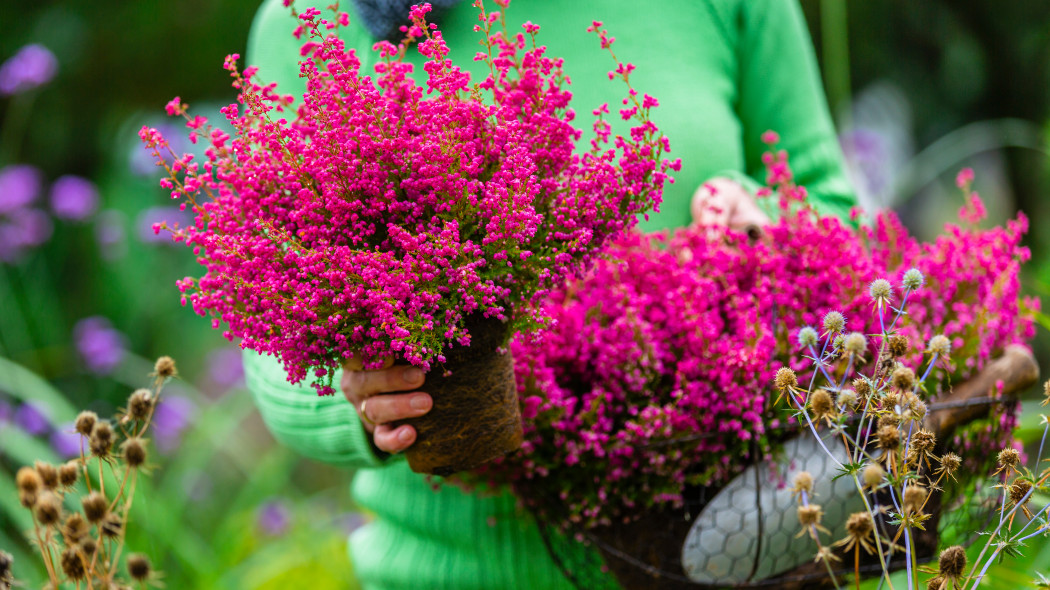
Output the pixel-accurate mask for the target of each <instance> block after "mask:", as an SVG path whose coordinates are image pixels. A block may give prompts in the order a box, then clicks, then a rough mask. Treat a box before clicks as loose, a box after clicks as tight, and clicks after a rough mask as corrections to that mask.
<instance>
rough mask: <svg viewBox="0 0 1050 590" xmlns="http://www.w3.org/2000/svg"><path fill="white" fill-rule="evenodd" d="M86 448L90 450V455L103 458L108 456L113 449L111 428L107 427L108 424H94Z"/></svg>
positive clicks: (100, 422)
mask: <svg viewBox="0 0 1050 590" xmlns="http://www.w3.org/2000/svg"><path fill="white" fill-rule="evenodd" d="M88 448H89V449H91V454H92V455H94V456H96V457H99V458H105V457H108V456H109V452H110V451H111V450H112V449H113V427H112V426H110V425H109V422H105V421H99V422H97V423H95V427H94V428H92V429H91V439H90V440H89V441H88Z"/></svg>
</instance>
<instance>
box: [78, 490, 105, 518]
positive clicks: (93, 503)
mask: <svg viewBox="0 0 1050 590" xmlns="http://www.w3.org/2000/svg"><path fill="white" fill-rule="evenodd" d="M80 505H81V507H82V508H83V509H84V516H86V517H87V519H88V522H90V523H91V524H96V523H98V522H99V521H100V520H102V519H103V518H105V517H106V514H108V513H109V502H108V501H107V500H106V497H105V496H103V495H102V493H101V492H91V493H90V494H88V495H86V496H84V497H83V498H82V499H81V500H80Z"/></svg>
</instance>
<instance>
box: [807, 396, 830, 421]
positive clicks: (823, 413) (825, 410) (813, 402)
mask: <svg viewBox="0 0 1050 590" xmlns="http://www.w3.org/2000/svg"><path fill="white" fill-rule="evenodd" d="M809 409H810V410H811V411H812V412H813V417H814V418H816V419H817V420H820V419H821V418H825V417H829V416H831V415H832V414H833V413H834V410H835V404H834V403H832V401H831V395H830V394H829V393H828V392H827V391H825V390H823V389H818V390H816V391H814V392H813V393H811V394H809Z"/></svg>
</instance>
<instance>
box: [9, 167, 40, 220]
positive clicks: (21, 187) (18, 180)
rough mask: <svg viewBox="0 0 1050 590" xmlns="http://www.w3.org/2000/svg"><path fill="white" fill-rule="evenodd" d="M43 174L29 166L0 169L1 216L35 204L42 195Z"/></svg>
mask: <svg viewBox="0 0 1050 590" xmlns="http://www.w3.org/2000/svg"><path fill="white" fill-rule="evenodd" d="M41 176H42V175H41V174H40V171H39V170H37V169H36V168H35V167H34V166H30V165H29V164H15V165H13V166H5V167H3V168H0V215H2V214H6V213H10V212H12V211H17V210H19V209H22V208H25V207H27V206H29V205H30V204H32V203H33V201H34V200H35V199H36V196H37V195H38V194H40V184H41Z"/></svg>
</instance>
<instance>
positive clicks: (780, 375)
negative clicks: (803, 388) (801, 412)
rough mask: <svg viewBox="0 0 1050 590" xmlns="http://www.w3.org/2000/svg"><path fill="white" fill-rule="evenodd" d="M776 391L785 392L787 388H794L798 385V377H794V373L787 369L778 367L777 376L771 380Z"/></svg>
mask: <svg viewBox="0 0 1050 590" xmlns="http://www.w3.org/2000/svg"><path fill="white" fill-rule="evenodd" d="M773 382H774V383H775V384H776V387H777V389H779V390H780V391H785V390H787V389H788V388H789V387H795V386H797V385H798V377H797V376H795V372H794V371H792V370H791V369H789V368H787V367H780V368H779V369H777V376H776V377H775V378H774V379H773Z"/></svg>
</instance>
